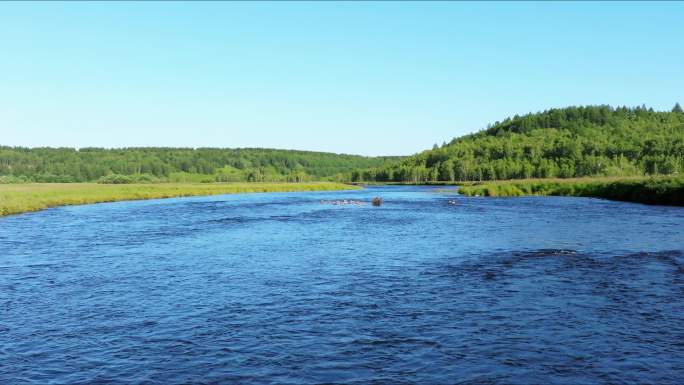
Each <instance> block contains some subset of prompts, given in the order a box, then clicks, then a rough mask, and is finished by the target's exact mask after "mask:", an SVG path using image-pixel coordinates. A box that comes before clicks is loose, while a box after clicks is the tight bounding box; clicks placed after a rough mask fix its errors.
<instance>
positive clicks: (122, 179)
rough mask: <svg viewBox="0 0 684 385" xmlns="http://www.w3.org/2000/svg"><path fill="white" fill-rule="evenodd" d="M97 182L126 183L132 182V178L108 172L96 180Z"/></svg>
mask: <svg viewBox="0 0 684 385" xmlns="http://www.w3.org/2000/svg"><path fill="white" fill-rule="evenodd" d="M97 183H102V184H128V183H133V179H132V178H131V177H129V176H126V175H120V174H109V175H105V176H103V177H102V178H100V179H98V180H97Z"/></svg>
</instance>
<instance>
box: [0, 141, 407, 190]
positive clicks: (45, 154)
mask: <svg viewBox="0 0 684 385" xmlns="http://www.w3.org/2000/svg"><path fill="white" fill-rule="evenodd" d="M401 159H402V158H401V157H364V156H358V155H346V154H332V153H324V152H310V151H294V150H273V149H261V148H242V149H221V148H199V149H192V148H155V147H148V148H121V149H103V148H82V149H80V150H77V149H73V148H24V147H2V146H0V183H2V182H5V183H7V182H21V181H29V182H88V181H98V180H99V181H103V182H108V183H129V182H158V181H169V182H242V181H248V182H278V181H298V182H301V181H310V180H336V181H348V180H349V179H350V178H351V172H352V170H354V169H360V168H370V167H381V166H385V165H389V164H390V163H393V162H397V161H399V160H401Z"/></svg>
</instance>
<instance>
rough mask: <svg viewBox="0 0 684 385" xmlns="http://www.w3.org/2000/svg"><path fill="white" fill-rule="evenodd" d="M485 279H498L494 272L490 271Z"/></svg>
mask: <svg viewBox="0 0 684 385" xmlns="http://www.w3.org/2000/svg"><path fill="white" fill-rule="evenodd" d="M484 277H485V279H494V277H496V274H495V273H494V272H493V271H488V272H486V273H485V276H484Z"/></svg>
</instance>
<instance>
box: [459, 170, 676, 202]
mask: <svg viewBox="0 0 684 385" xmlns="http://www.w3.org/2000/svg"><path fill="white" fill-rule="evenodd" d="M459 192H460V193H461V194H463V195H467V196H477V195H479V196H499V197H510V196H523V195H559V196H580V197H596V198H605V199H612V200H619V201H627V202H638V203H647V204H659V205H674V206H684V177H681V176H680V177H669V176H663V177H632V178H576V179H527V180H510V181H497V182H482V183H474V184H470V185H465V186H461V188H460V189H459Z"/></svg>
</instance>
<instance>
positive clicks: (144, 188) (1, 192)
mask: <svg viewBox="0 0 684 385" xmlns="http://www.w3.org/2000/svg"><path fill="white" fill-rule="evenodd" d="M357 188H359V187H356V186H350V185H347V184H342V183H332V182H311V183H155V184H122V185H108V184H97V183H27V184H4V185H3V184H0V216H3V215H9V214H18V213H23V212H29V211H37V210H43V209H46V208H48V207H55V206H66V205H80V204H88V203H100V202H114V201H122V200H139V199H156V198H172V197H185V196H196V195H217V194H238V193H254V192H287V191H324V190H350V189H357Z"/></svg>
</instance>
